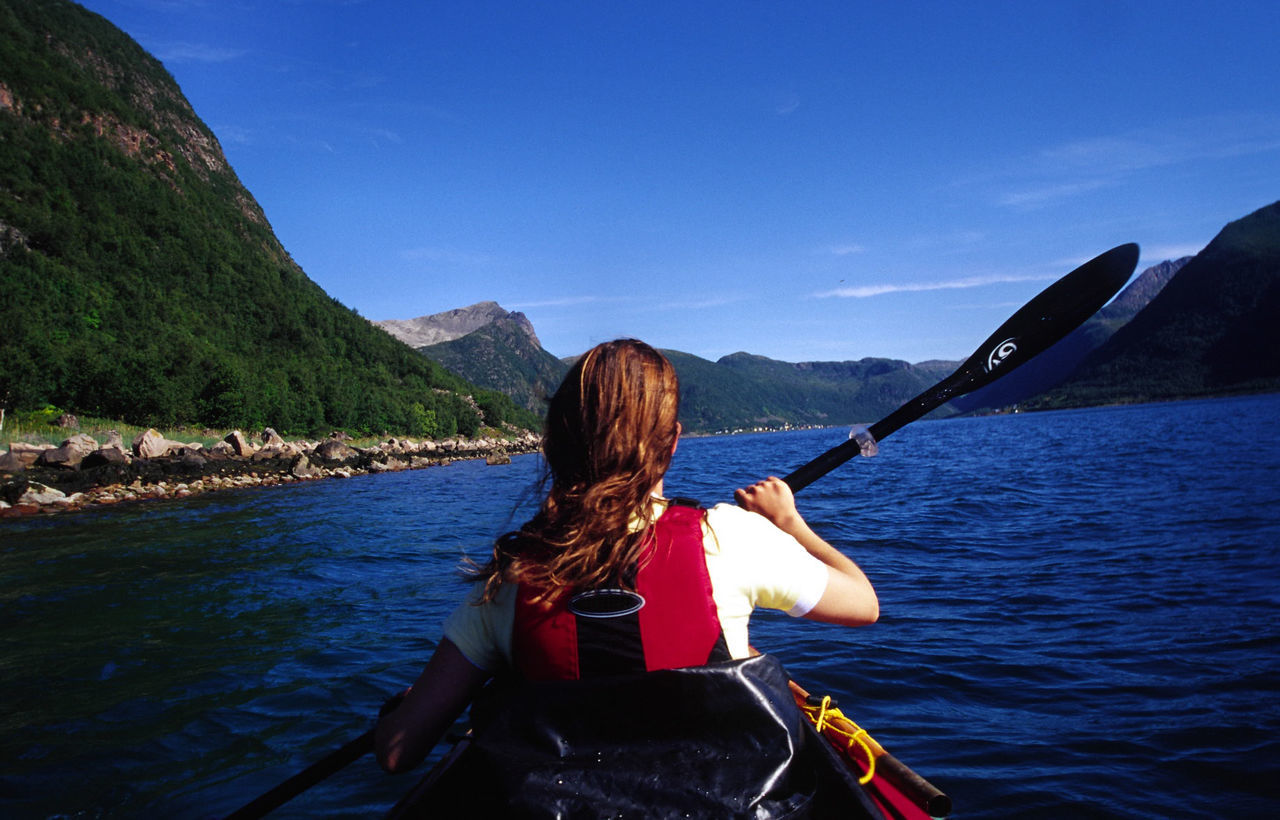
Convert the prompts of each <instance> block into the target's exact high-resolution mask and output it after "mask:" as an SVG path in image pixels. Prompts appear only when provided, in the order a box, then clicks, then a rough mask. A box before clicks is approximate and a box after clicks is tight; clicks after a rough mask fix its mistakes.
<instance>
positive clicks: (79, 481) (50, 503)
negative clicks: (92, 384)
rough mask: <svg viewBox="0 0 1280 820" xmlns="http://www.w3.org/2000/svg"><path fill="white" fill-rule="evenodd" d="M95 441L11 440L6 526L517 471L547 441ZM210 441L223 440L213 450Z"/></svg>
mask: <svg viewBox="0 0 1280 820" xmlns="http://www.w3.org/2000/svg"><path fill="white" fill-rule="evenodd" d="M66 426H67V427H76V426H78V425H71V424H68V425H66ZM94 432H96V433H97V436H100V437H102V438H104V439H105V440H103V441H100V440H99V438H98V437H96V436H95V435H91V434H90V433H88V432H76V433H74V434H71V435H66V431H65V429H64V432H63V433H62V435H64V436H66V437H65V438H62V439H61V443H60V444H58V445H54V444H52V443H50V442H49V441H40V442H31V441H23V440H20V439H17V438H15V439H11V440H10V442H9V448H8V451H7V452H5V453H3V454H0V518H20V517H27V516H33V515H41V514H52V513H62V512H70V511H75V510H83V509H89V508H93V507H100V506H107V505H112V504H120V503H132V502H139V501H146V500H155V499H165V498H188V497H190V496H193V495H198V494H201V493H207V492H214V491H217V490H225V489H240V488H246V487H269V486H277V485H286V484H292V483H297V482H305V481H314V480H319V479H325V478H351V477H353V476H356V475H366V474H372V473H384V472H397V471H400V470H417V469H423V468H426V467H436V466H441V465H444V464H449V463H451V462H454V461H464V460H472V459H484V460H485V461H486V463H488V464H494V465H497V464H509V463H510V462H511V456H513V455H520V454H524V453H534V452H537V451H538V450H539V448H540V446H541V437H540V436H538V435H537V434H535V433H532V432H528V431H521V432H517V433H514V434H502V433H500V432H499V431H496V430H488V431H482V432H488V433H490V435H481V436H479V437H476V438H448V439H444V440H441V441H435V440H425V441H414V440H411V439H407V438H395V437H392V438H388V439H386V440H383V441H370V442H367V443H364V442H362V441H360V440H356V439H353V438H352V437H351V436H349V435H347V434H345V433H341V432H335V433H332V434H330V436H329V437H328V438H325V439H321V440H318V441H313V440H297V441H286V440H285V439H284V438H283V437H281V436H280V435H279V434H278V433H276V431H275V430H273V429H271V428H270V427H268V428H265V429H264V430H263V431H262V433H261V434H260V435H259V436H258V437H257V438H256V440H255V439H253V438H250V437H249V436H246V435H245V434H244V433H242V432H241V431H240V430H232V431H230V432H228V433H226V434H225V435H221V436H220V437H219V433H218V432H217V431H212V430H205V431H203V432H202V433H198V434H195V435H191V434H187V435H181V436H180V437H181V438H183V439H193V438H194V439H196V440H193V441H192V440H184V441H178V440H173V439H170V438H167V437H166V436H165V435H162V434H160V433H159V432H158V431H156V430H155V429H154V428H149V429H147V430H145V431H142V432H140V433H137V434H136V435H135V436H134V437H133V439H132V441H131V442H130V443H129V444H127V445H126V444H125V442H124V439H123V437H122V436H121V434H120V432H119V431H118V430H115V429H111V430H105V431H97V430H95V431H94ZM169 435H174V434H173V433H170V434H169ZM31 437H34V436H28V438H31ZM40 437H43V438H47V437H48V436H47V434H45V435H44V436H40ZM211 438H214V439H216V440H215V441H214V442H213V443H212V444H207V442H208V441H209V440H210V439H211Z"/></svg>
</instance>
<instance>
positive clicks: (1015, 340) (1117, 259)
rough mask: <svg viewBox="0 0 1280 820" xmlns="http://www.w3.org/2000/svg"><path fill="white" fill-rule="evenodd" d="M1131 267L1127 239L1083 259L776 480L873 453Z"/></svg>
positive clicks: (1046, 335) (1093, 301)
mask: <svg viewBox="0 0 1280 820" xmlns="http://www.w3.org/2000/svg"><path fill="white" fill-rule="evenodd" d="M1137 266H1138V246H1137V245H1135V244H1133V243H1129V244H1127V245H1120V246H1119V247H1115V248H1112V249H1111V250H1109V251H1107V252H1106V253H1104V254H1101V255H1100V256H1097V257H1094V258H1093V259H1090V260H1089V261H1088V262H1085V263H1084V264H1083V265H1081V266H1080V267H1078V268H1076V269H1075V270H1073V271H1071V273H1068V274H1067V275H1066V276H1064V277H1062V278H1061V279H1059V280H1058V281H1056V282H1054V283H1053V284H1052V285H1050V286H1049V287H1047V288H1045V289H1044V290H1043V291H1041V292H1040V294H1039V295H1037V296H1036V297H1035V298H1034V299H1032V300H1031V301H1030V302H1027V304H1025V305H1023V306H1022V307H1021V308H1020V309H1019V310H1018V312H1017V313H1015V314H1013V315H1012V316H1010V317H1009V319H1008V321H1006V322H1005V323H1004V324H1002V325H1000V327H999V328H998V329H997V330H996V332H995V333H992V334H991V336H990V337H989V338H988V339H987V340H986V341H985V342H983V343H982V345H981V346H980V347H979V348H978V349H977V350H976V351H975V352H974V354H973V355H972V356H970V357H969V358H968V359H967V360H966V361H965V362H964V364H962V365H960V366H959V367H958V368H956V371H955V372H954V373H952V374H951V375H950V376H948V377H947V378H945V379H943V380H942V381H940V382H938V383H937V384H935V385H934V386H933V387H930V388H929V389H928V390H926V391H924V392H923V393H921V394H920V395H918V396H916V397H915V398H914V399H911V400H910V401H908V402H907V403H906V404H904V405H902V406H901V407H899V408H898V409H897V410H894V411H893V412H892V413H890V414H889V415H887V416H885V417H884V418H883V419H881V420H880V421H878V422H876V423H875V424H873V425H871V426H870V427H869V428H867V429H866V430H860V431H858V432H856V433H855V434H854V435H851V436H850V437H849V440H848V441H845V442H842V443H841V444H838V445H836V446H835V447H832V448H831V449H830V450H827V451H826V452H825V453H823V454H822V455H820V456H818V457H817V458H815V459H813V460H812V461H810V462H809V463H808V464H805V465H804V466H803V467H800V468H799V469H797V470H795V471H794V472H793V473H791V474H790V475H788V476H787V477H786V478H784V479H782V480H783V481H785V482H787V484H788V485H789V486H790V487H791V490H792V492H798V491H800V490H802V489H804V488H805V487H808V486H809V485H810V484H812V483H813V482H815V481H817V480H818V479H819V478H822V477H823V476H824V475H826V474H827V473H829V472H831V471H832V470H834V469H835V468H836V467H839V466H840V465H841V464H844V463H845V462H846V461H848V460H849V459H851V458H853V457H854V456H856V455H860V454H863V453H865V454H866V455H874V454H875V451H876V443H877V442H879V441H880V440H882V439H883V438H884V437H885V436H887V435H889V434H890V433H892V432H893V431H895V430H897V429H898V428H899V427H903V426H905V425H907V424H910V423H911V422H913V421H915V420H916V419H918V418H920V417H921V416H923V415H924V414H925V413H928V412H929V411H930V410H933V409H935V408H937V407H940V406H942V405H943V404H945V403H946V402H948V401H950V400H951V399H954V398H956V397H957V396H963V395H964V394H966V393H970V392H972V391H974V390H977V389H978V388H979V387H982V386H983V385H987V384H990V383H991V382H993V381H995V380H996V379H998V378H1000V377H1001V376H1003V375H1004V374H1006V373H1008V372H1010V371H1012V370H1013V369H1014V368H1016V367H1018V366H1019V365H1021V364H1023V363H1025V362H1026V361H1028V360H1029V359H1031V358H1032V357H1033V356H1036V355H1037V354H1039V353H1042V352H1044V351H1045V350H1047V349H1048V348H1050V347H1052V346H1053V345H1054V344H1055V343H1056V342H1057V341H1058V340H1059V339H1061V338H1062V337H1064V336H1066V335H1067V334H1068V333H1070V332H1071V331H1073V330H1075V329H1076V328H1077V327H1079V326H1080V325H1081V324H1083V323H1084V321H1085V320H1086V319H1088V318H1089V317H1090V316H1092V315H1093V314H1095V313H1097V312H1098V309H1099V308H1101V307H1102V306H1103V305H1105V304H1106V303H1107V302H1108V301H1110V300H1111V297H1112V296H1115V295H1116V293H1117V292H1118V291H1119V290H1120V288H1122V287H1124V283H1125V282H1128V281H1129V277H1130V276H1132V275H1133V271H1134V269H1135V268H1136V267H1137Z"/></svg>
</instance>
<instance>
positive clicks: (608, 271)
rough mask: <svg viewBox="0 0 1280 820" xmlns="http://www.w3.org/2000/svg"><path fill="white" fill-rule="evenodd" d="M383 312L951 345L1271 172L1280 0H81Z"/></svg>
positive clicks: (702, 344)
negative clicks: (473, 311) (471, 311)
mask: <svg viewBox="0 0 1280 820" xmlns="http://www.w3.org/2000/svg"><path fill="white" fill-rule="evenodd" d="M83 5H85V6H86V7H88V8H90V9H91V10H93V11H96V12H98V13H99V14H102V15H103V16H105V17H106V18H107V19H109V20H111V21H112V22H113V23H115V24H116V25H117V26H119V27H120V28H122V29H124V30H125V31H126V32H128V33H129V34H130V35H132V36H133V37H134V39H136V40H137V41H138V42H139V43H141V44H142V46H143V47H144V48H146V49H147V50H148V51H150V52H151V53H152V54H154V55H155V56H157V57H158V58H160V59H161V60H162V61H163V62H164V64H165V66H166V67H167V68H168V69H169V71H170V72H171V73H172V74H173V76H174V77H175V79H177V81H178V83H179V84H180V85H181V86H182V89H183V91H184V92H185V93H186V95H187V97H188V99H189V100H190V101H191V103H192V105H193V106H194V107H195V110H196V112H197V113H198V114H199V115H200V117H201V118H202V119H203V120H204V121H205V122H206V123H208V125H209V126H210V127H211V128H212V129H213V131H214V132H215V134H217V136H218V139H219V141H220V142H221V143H222V147H223V150H224V151H225V152H226V154H227V157H228V159H229V160H230V161H231V164H232V166H233V167H234V168H235V170H236V172H237V173H238V174H239V176H240V179H241V181H242V182H243V183H244V184H245V186H246V187H247V188H248V189H249V190H250V192H252V194H253V195H254V196H255V197H256V198H257V199H258V201H259V202H260V203H261V204H262V206H263V208H264V209H265V211H266V214H267V217H268V219H270V221H271V223H272V226H273V227H274V228H275V231H276V233H277V235H278V236H279V237H280V239H281V241H282V242H283V243H284V245H285V247H286V248H287V249H288V250H289V252H290V253H291V254H292V255H293V257H294V259H296V260H297V261H298V263H299V264H301V265H302V267H303V269H304V270H305V271H306V272H307V274H308V275H309V276H310V277H311V278H312V279H313V280H315V281H316V282H317V283H319V284H320V285H321V286H322V287H323V288H324V289H325V290H326V291H328V293H329V294H331V295H332V296H334V297H336V298H337V299H339V300H340V301H342V302H343V303H344V304H346V305H348V306H350V307H354V308H356V309H357V310H359V311H360V313H361V315H363V316H366V317H369V318H371V319H391V318H399V319H404V318H410V317H414V316H420V315H424V314H429V313H436V312H439V311H443V310H449V309H452V308H456V307H462V306H465V305H469V304H472V303H474V302H478V301H482V300H490V299H491V300H495V301H497V302H498V303H500V304H501V305H503V306H504V307H506V308H507V309H509V310H521V311H523V312H524V313H526V314H527V315H528V316H529V318H530V319H531V320H532V321H533V323H534V326H535V328H536V329H537V331H538V334H539V336H540V338H541V340H542V343H543V346H544V347H546V348H547V349H548V350H550V351H551V352H552V353H554V354H556V355H558V356H567V355H573V354H576V353H580V352H582V351H583V350H584V349H586V348H587V347H589V346H590V345H592V344H594V343H596V342H599V341H603V340H606V339H611V338H615V337H618V336H635V337H639V338H642V339H644V340H646V341H649V342H651V343H653V344H655V345H657V346H659V347H664V348H673V349H677V350H683V351H686V352H689V353H694V354H696V355H700V356H704V357H707V358H712V359H714V358H718V357H720V356H722V355H725V354H728V353H732V352H735V351H739V350H745V351H748V352H751V353H757V354H760V355H764V356H769V357H771V358H775V359H782V360H786V361H813V360H819V361H827V360H843V359H858V358H862V357H864V356H889V357H893V358H901V359H906V360H908V361H912V362H916V361H922V360H925V359H934V358H945V359H960V358H964V357H966V356H967V355H968V354H969V353H971V352H972V351H973V349H974V348H975V347H976V346H977V345H978V344H979V343H980V342H981V341H982V340H983V339H984V338H985V337H986V336H987V335H988V334H989V333H990V332H991V331H993V330H994V329H995V328H996V327H997V326H998V325H999V324H1000V323H1001V322H1002V321H1003V320H1004V319H1005V318H1007V316H1008V315H1009V314H1010V313H1012V312H1013V311H1014V310H1015V309H1016V308H1017V307H1018V306H1019V305H1021V304H1022V303H1024V302H1026V301H1027V300H1028V299H1030V298H1031V297H1032V296H1033V295H1035V293H1037V292H1038V291H1039V290H1041V289H1042V288H1043V287H1045V286H1046V285H1047V284H1048V283H1049V282H1050V281H1052V280H1053V279H1055V278H1057V277H1058V276H1060V275H1062V274H1063V273H1066V272H1067V271H1068V270H1070V269H1071V268H1072V267H1074V266H1075V265H1076V264H1078V263H1079V262H1081V261H1083V260H1085V259H1087V258H1089V257H1091V256H1093V255H1095V254H1097V253H1100V252H1101V251H1103V250H1106V249H1107V248H1110V247H1112V246H1114V245H1118V244H1121V243H1123V242H1130V241H1134V242H1138V243H1140V244H1141V245H1142V246H1143V261H1142V263H1141V265H1140V267H1145V266H1146V265H1148V264H1153V263H1155V262H1158V261H1161V260H1163V259H1166V258H1173V257H1177V256H1180V255H1184V254H1190V253H1194V252H1196V251H1198V250H1199V249H1200V248H1202V247H1203V246H1204V245H1205V244H1207V243H1208V241H1209V240H1210V239H1212V238H1213V236H1214V235H1215V234H1216V233H1217V231H1218V230H1219V229H1220V228H1221V227H1222V226H1223V225H1224V224H1225V223H1227V222H1229V221H1231V220H1234V219H1237V218H1239V217H1242V216H1244V215H1246V214H1247V213H1249V212H1251V211H1253V210H1256V209H1257V208H1260V207H1262V206H1264V205H1267V204H1269V203H1271V202H1273V201H1275V200H1277V199H1280V91H1277V89H1280V48H1277V46H1276V37H1277V33H1278V32H1280V3H1275V2H1271V0H1266V1H1265V2H1263V1H1259V2H1231V1H1230V0H1219V2H1214V3H1207V2H1194V3H1191V2H1147V3H1141V2H1092V1H1091V0H1081V2H949V3H943V2H936V3H933V2H931V3H920V2H903V3H886V2H875V3H871V2H852V1H851V2H839V3H835V2H833V3H805V2H782V1H781V0H776V1H775V2H750V1H749V0H747V1H739V2H725V3H720V2H680V3H666V2H652V1H651V2H645V3H617V2H577V3H560V2H514V1H513V2H505V3H489V2H450V3H442V2H425V1H424V2H409V1H408V0H405V1H404V2H378V1H377V0H368V1H367V2H366V1H364V0H287V1H286V0H278V1H276V2H272V0H255V1H254V2H248V1H247V0H89V1H88V2H84V3H83Z"/></svg>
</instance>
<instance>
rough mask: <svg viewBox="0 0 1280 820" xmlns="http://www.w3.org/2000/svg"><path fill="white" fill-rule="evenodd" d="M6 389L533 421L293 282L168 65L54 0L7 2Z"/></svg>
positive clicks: (299, 428) (211, 413) (248, 420)
mask: <svg viewBox="0 0 1280 820" xmlns="http://www.w3.org/2000/svg"><path fill="white" fill-rule="evenodd" d="M0 85H2V86H3V91H4V92H6V93H7V95H11V97H12V100H13V104H12V105H10V106H7V107H0V327H3V328H4V333H3V336H2V337H0V345H2V350H0V362H2V363H3V374H2V375H0V381H2V382H3V383H0V392H2V391H3V390H5V389H7V390H8V392H9V401H10V405H11V406H14V407H18V408H33V407H39V406H43V405H45V404H50V403H51V404H56V405H59V406H61V407H65V408H67V409H70V410H74V411H76V412H83V413H89V414H93V415H98V416H108V417H116V418H120V419H122V420H126V421H131V422H135V423H140V424H157V425H168V426H174V425H181V424H207V425H217V426H226V427H230V426H244V427H257V426H261V425H271V426H273V427H275V428H277V429H278V430H280V431H281V432H291V433H317V432H323V431H325V430H327V429H332V428H343V429H349V430H354V431H361V432H385V431H397V432H412V433H413V434H415V435H432V436H449V435H454V434H467V435H470V434H474V433H475V432H476V431H478V429H479V427H480V425H481V423H489V424H495V423H500V422H503V421H505V422H514V423H515V424H518V425H526V426H527V425H529V424H532V422H533V419H532V418H531V417H530V416H529V415H528V414H523V415H522V414H521V413H520V412H519V411H518V410H517V408H515V406H514V405H513V404H512V403H511V402H510V401H509V400H504V398H503V397H499V396H493V395H485V396H484V397H483V399H482V400H481V399H480V397H477V401H480V406H481V408H484V409H485V410H486V411H487V413H489V414H491V415H492V418H485V419H481V418H480V416H479V415H478V413H477V410H476V406H475V405H474V404H473V403H472V402H470V401H468V400H466V399H465V398H463V397H462V396H461V395H459V393H471V392H473V388H472V387H471V385H469V384H467V383H466V382H464V381H462V380H461V379H459V378H458V377H456V376H454V375H452V374H450V373H448V372H446V371H445V370H444V369H442V368H441V367H439V366H438V365H436V364H434V363H432V362H431V361H429V360H427V359H426V358H424V357H422V356H420V355H418V354H416V353H415V352H414V351H412V350H411V349H410V348H408V347H407V346H405V345H404V344H402V343H400V342H399V341H396V340H395V339H393V338H392V337H390V336H389V335H387V334H386V333H385V332H383V331H382V330H380V329H378V328H376V327H374V326H373V325H371V324H370V323H369V322H367V321H366V320H364V319H363V318H361V317H360V316H358V315H357V314H356V313H355V312H354V311H351V310H349V309H347V308H345V307H344V306H342V305H341V304H339V303H338V302H337V301H336V300H333V299H331V298H330V297H329V296H327V295H326V294H325V293H324V291H323V290H322V289H321V288H320V287H319V286H317V285H316V284H315V283H314V282H312V281H311V280H310V279H308V278H307V277H306V275H305V274H304V273H303V272H302V270H301V269H300V268H298V266H297V265H296V264H295V263H294V262H293V260H292V259H290V258H289V256H288V254H287V253H286V252H285V251H284V249H283V248H282V247H281V246H280V244H279V242H278V241H277V240H276V238H275V236H274V234H273V233H272V231H271V228H270V226H269V225H268V224H267V222H266V219H265V218H264V216H263V215H262V212H261V210H260V209H259V208H258V206H257V204H256V203H255V202H254V201H253V199H252V197H251V196H250V195H249V194H248V192H247V191H245V190H244V188H243V187H242V186H241V185H240V183H239V180H238V179H237V178H236V176H235V174H234V172H233V171H232V170H231V169H230V168H229V167H228V166H227V165H226V161H225V158H224V157H223V156H222V152H221V149H220V148H219V147H218V145H217V142H216V140H215V139H214V137H213V135H212V133H211V132H210V131H209V130H208V129H207V128H206V127H205V126H204V124H203V123H201V122H200V121H199V119H198V118H197V117H196V116H195V114H194V113H193V112H192V111H191V110H190V107H189V106H188V105H187V103H186V101H185V99H184V98H183V97H182V94H181V92H180V91H179V89H178V87H177V85H176V84H175V83H174V81H173V79H172V78H171V77H170V76H169V75H168V73H167V72H166V71H165V70H164V68H163V67H162V66H161V65H160V64H159V63H158V62H157V61H156V60H154V59H153V58H152V57H150V56H149V55H147V54H146V53H145V52H144V51H143V50H142V49H141V48H139V47H138V46H137V45H136V44H135V43H134V42H133V41H132V40H131V39H130V38H129V37H127V36H126V35H125V34H123V33H122V32H120V31H118V30H117V29H115V28H114V27H113V26H111V25H110V24H109V23H108V22H107V21H105V20H103V19H102V18H101V17H98V16H97V15H94V14H92V13H90V12H87V11H85V10H84V9H82V8H80V7H78V6H76V5H74V4H72V3H69V2H65V0H38V1H37V0H0Z"/></svg>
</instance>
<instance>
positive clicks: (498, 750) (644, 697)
mask: <svg viewBox="0 0 1280 820" xmlns="http://www.w3.org/2000/svg"><path fill="white" fill-rule="evenodd" d="M493 704H497V705H486V704H485V703H484V702H477V705H476V706H475V707H473V710H472V721H473V731H472V732H471V733H469V734H468V735H467V736H466V737H464V738H462V739H460V740H459V741H457V742H456V743H455V744H454V746H453V747H452V748H451V749H450V751H449V752H448V753H447V754H446V755H445V756H444V757H443V758H442V759H441V760H440V761H439V762H437V763H436V765H435V766H433V767H432V769H431V770H430V771H428V772H427V774H426V775H425V776H424V777H423V778H422V779H421V780H420V781H418V783H417V784H416V785H415V786H414V787H413V788H412V789H410V790H409V791H408V792H407V793H406V794H405V795H404V797H403V798H402V799H401V800H400V801H399V802H398V803H397V804H396V805H395V807H394V808H392V810H391V812H390V813H389V814H388V815H387V817H388V818H389V820H405V818H412V817H464V816H465V817H491V816H504V817H547V818H560V817H643V818H649V817H744V818H745V817H750V818H775V817H777V818H781V817H852V818H868V819H869V820H899V819H901V820H928V818H930V817H946V816H947V815H948V814H949V813H950V810H951V801H950V800H949V799H948V798H947V797H946V795H944V794H943V793H942V792H941V791H939V790H938V789H937V788H935V787H934V786H932V785H931V784H929V783H928V781H926V780H925V779H924V778H922V777H920V776H919V775H918V774H916V773H915V772H913V771H912V770H911V769H910V768H909V767H907V766H906V765H905V764H903V763H901V762H900V761H898V760H897V759H896V758H894V757H893V756H892V755H890V754H889V753H887V752H886V751H885V750H884V749H883V747H881V746H880V744H878V743H877V742H876V741H875V740H873V739H872V738H871V737H870V735H868V734H867V733H866V731H865V730H863V729H862V728H861V727H859V726H858V725H857V724H856V723H854V722H853V721H852V720H850V719H849V718H848V717H846V716H845V715H844V714H843V713H842V712H841V711H840V709H839V708H838V707H837V706H836V705H835V703H834V701H833V700H832V699H831V698H829V697H816V696H813V695H810V694H809V693H808V692H806V691H805V690H804V689H803V688H802V687H800V686H799V685H798V684H796V683H795V682H794V681H791V680H790V678H789V677H788V676H786V674H785V672H783V671H782V669H781V665H780V664H777V662H776V661H774V660H773V659H772V658H771V657H770V656H767V655H760V656H756V657H755V658H752V659H748V660H745V661H735V662H732V663H729V664H720V665H715V666H713V667H695V668H691V669H682V670H662V671H660V672H650V673H646V674H644V675H637V676H628V677H627V678H625V679H624V678H622V677H619V678H615V679H604V680H600V681H568V682H566V681H557V682H545V683H537V684H528V683H525V684H522V685H521V686H520V687H518V688H513V690H512V691H508V692H501V693H498V694H496V695H495V696H494V699H493ZM801 716H802V717H801ZM619 738H624V739H625V740H621V741H620V740H619Z"/></svg>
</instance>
